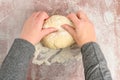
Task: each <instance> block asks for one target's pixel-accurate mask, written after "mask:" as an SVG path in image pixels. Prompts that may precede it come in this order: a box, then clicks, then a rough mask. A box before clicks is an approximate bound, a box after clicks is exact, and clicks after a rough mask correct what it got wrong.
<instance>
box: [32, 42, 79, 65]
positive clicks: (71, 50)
mask: <svg viewBox="0 0 120 80" xmlns="http://www.w3.org/2000/svg"><path fill="white" fill-rule="evenodd" d="M35 48H36V51H35V54H34V58H33V61H32V63H34V64H37V65H41V64H46V65H51V64H52V63H56V62H57V63H65V62H68V61H69V60H74V59H75V60H77V61H79V60H80V59H81V53H80V47H78V46H77V45H73V46H71V47H68V48H65V49H58V50H54V49H49V48H47V47H43V45H42V44H40V43H39V44H37V45H36V46H35Z"/></svg>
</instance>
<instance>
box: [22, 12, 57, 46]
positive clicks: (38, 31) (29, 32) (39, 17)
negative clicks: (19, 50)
mask: <svg viewBox="0 0 120 80" xmlns="http://www.w3.org/2000/svg"><path fill="white" fill-rule="evenodd" d="M47 18H49V16H48V14H47V13H46V12H35V13H33V14H32V15H31V16H30V17H29V18H28V19H27V21H26V22H25V23H24V26H23V29H22V32H21V34H20V38H21V39H24V40H27V41H29V42H30V43H32V44H33V45H35V44H37V43H38V42H40V41H41V40H42V38H43V37H45V36H46V35H48V34H50V33H52V32H55V31H57V30H56V29H55V28H45V29H43V28H42V27H43V24H44V21H45V20H46V19H47Z"/></svg>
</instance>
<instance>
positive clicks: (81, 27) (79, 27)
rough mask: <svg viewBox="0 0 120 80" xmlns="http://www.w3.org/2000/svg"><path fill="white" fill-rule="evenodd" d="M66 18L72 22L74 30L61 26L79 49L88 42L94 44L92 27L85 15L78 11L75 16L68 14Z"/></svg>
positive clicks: (94, 37)
mask: <svg viewBox="0 0 120 80" xmlns="http://www.w3.org/2000/svg"><path fill="white" fill-rule="evenodd" d="M67 17H68V18H69V19H70V20H71V21H72V22H73V24H74V25H75V28H73V27H70V25H67V24H65V25H63V28H64V29H65V30H67V31H68V32H69V33H70V34H71V35H72V37H73V38H74V40H75V41H76V43H77V44H78V45H79V46H80V47H81V46H83V45H84V44H86V43H88V42H96V35H95V29H94V25H93V24H92V22H91V21H90V20H89V19H88V17H87V15H86V14H85V13H83V12H82V11H79V12H77V13H76V14H75V13H71V14H69V15H68V16H67Z"/></svg>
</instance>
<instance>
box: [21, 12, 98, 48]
mask: <svg viewBox="0 0 120 80" xmlns="http://www.w3.org/2000/svg"><path fill="white" fill-rule="evenodd" d="M67 17H68V18H69V19H70V20H71V21H72V22H73V24H74V25H75V28H71V27H70V25H66V24H65V25H63V26H62V27H63V28H64V29H65V30H67V31H68V32H69V33H70V34H71V35H72V37H73V38H74V40H75V41H76V43H77V44H78V45H79V46H80V47H81V46H83V45H84V44H86V43H88V42H96V36H95V30H94V26H93V24H92V23H91V21H90V20H89V19H88V17H87V16H86V14H85V13H83V12H81V11H79V12H77V13H76V14H75V13H71V14H69V15H68V16H67ZM48 18H49V16H48V14H47V13H46V12H35V13H33V14H32V15H31V17H30V18H28V20H27V21H26V22H25V24H24V26H23V30H22V32H21V35H20V38H22V39H25V40H27V41H29V42H30V43H32V44H33V45H35V44H37V43H38V42H40V41H41V40H42V38H43V37H45V36H46V35H48V34H50V33H52V32H55V31H57V30H56V29H55V28H46V29H43V28H42V27H43V24H44V21H45V20H46V19H48ZM28 34H29V35H28Z"/></svg>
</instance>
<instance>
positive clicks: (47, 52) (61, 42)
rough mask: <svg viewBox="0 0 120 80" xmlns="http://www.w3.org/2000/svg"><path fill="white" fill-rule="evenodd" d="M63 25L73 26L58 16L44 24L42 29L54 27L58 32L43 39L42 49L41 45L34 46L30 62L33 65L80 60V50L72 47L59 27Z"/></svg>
mask: <svg viewBox="0 0 120 80" xmlns="http://www.w3.org/2000/svg"><path fill="white" fill-rule="evenodd" d="M63 24H69V25H71V26H73V24H72V22H71V21H69V19H67V18H66V17H64V16H60V15H54V16H52V17H50V18H49V19H48V20H47V21H46V22H45V24H44V28H48V27H55V28H57V29H58V30H59V31H58V32H55V33H51V34H49V35H48V36H47V37H45V38H44V39H43V44H44V45H45V46H47V47H44V46H43V45H42V44H41V43H38V44H36V45H35V49H36V51H35V53H34V57H33V60H32V63H33V64H37V65H42V64H46V65H51V64H52V63H62V64H66V63H67V62H68V61H71V60H77V61H79V60H81V54H80V48H79V47H78V46H75V45H72V44H73V43H74V40H73V38H72V36H71V35H70V34H69V33H68V32H67V31H65V30H64V29H63V28H61V25H63ZM70 45H72V46H70ZM68 46H70V47H68ZM48 47H49V48H48ZM65 47H67V48H65ZM50 48H52V49H50ZM58 48H64V49H58ZM54 49H56V50H54Z"/></svg>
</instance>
